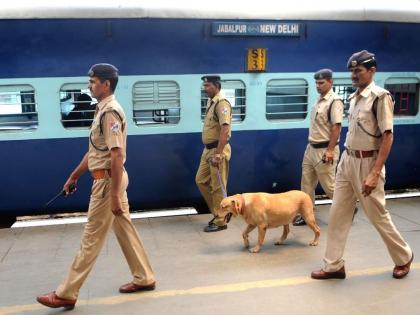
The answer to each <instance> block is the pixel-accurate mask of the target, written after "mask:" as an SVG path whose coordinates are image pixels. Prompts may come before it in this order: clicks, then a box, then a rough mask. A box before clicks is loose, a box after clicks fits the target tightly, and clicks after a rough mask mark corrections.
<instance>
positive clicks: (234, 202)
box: [231, 199, 239, 216]
mask: <svg viewBox="0 0 420 315" xmlns="http://www.w3.org/2000/svg"><path fill="white" fill-rule="evenodd" d="M231 203H232V209H233V210H234V211H233V214H234V215H235V216H236V215H238V214H239V202H238V200H236V199H235V200H232V201H231Z"/></svg>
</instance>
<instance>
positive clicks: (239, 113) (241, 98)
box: [200, 79, 247, 124]
mask: <svg viewBox="0 0 420 315" xmlns="http://www.w3.org/2000/svg"><path fill="white" fill-rule="evenodd" d="M238 83H239V84H240V85H241V87H238V88H236V87H235V84H238ZM221 84H222V88H221V90H220V92H221V94H222V95H223V97H225V98H226V99H227V100H228V101H229V103H230V104H231V105H232V124H241V123H243V122H244V121H245V119H246V106H247V105H246V102H247V98H246V90H247V88H246V84H245V82H244V81H242V80H240V79H226V80H221ZM226 85H227V86H228V88H226ZM230 86H233V88H229V87H230ZM227 90H235V92H234V93H235V95H233V96H231V95H227V94H228V93H227ZM237 90H239V91H240V90H243V95H236V93H237ZM200 91H201V93H200V95H201V97H200V103H201V107H200V117H201V121H202V122H204V117H205V115H206V109H207V102H208V99H209V98H208V97H207V96H206V94H205V92H204V88H203V85H201V90H200ZM230 93H231V92H230ZM230 93H229V94H230ZM237 103H239V104H238V105H237ZM241 103H243V104H241Z"/></svg>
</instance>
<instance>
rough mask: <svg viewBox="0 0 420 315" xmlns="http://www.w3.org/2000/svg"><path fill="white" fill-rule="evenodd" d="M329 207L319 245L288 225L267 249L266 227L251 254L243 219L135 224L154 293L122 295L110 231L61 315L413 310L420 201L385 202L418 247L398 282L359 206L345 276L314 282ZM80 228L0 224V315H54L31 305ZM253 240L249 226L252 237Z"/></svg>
mask: <svg viewBox="0 0 420 315" xmlns="http://www.w3.org/2000/svg"><path fill="white" fill-rule="evenodd" d="M329 207H330V206H329V205H326V206H318V209H317V213H316V216H317V219H318V223H319V225H320V227H321V233H322V234H321V242H320V245H319V246H318V247H310V246H308V245H307V244H308V243H309V241H310V240H311V239H312V237H313V234H312V231H310V230H309V228H307V227H293V226H292V227H291V233H290V234H289V238H288V240H287V241H286V242H285V244H284V245H282V246H274V245H273V243H274V240H275V239H276V238H277V237H278V236H279V235H280V234H281V230H280V229H273V230H269V231H268V233H267V237H266V241H265V246H264V247H263V249H262V251H261V252H260V253H258V254H250V253H248V252H247V251H246V250H245V249H244V248H243V244H242V237H241V231H242V229H243V228H244V227H245V223H244V222H243V220H242V219H241V218H234V219H232V221H231V223H230V224H229V228H228V229H227V230H225V231H222V232H218V233H209V234H207V233H204V232H202V228H203V226H204V225H205V224H206V222H207V221H208V220H209V219H210V216H209V215H191V216H182V217H168V218H153V219H140V220H135V221H134V223H135V225H136V227H137V229H138V231H139V232H140V235H141V237H142V239H143V242H144V243H145V246H146V248H147V252H148V253H149V256H150V260H151V262H152V264H153V267H154V270H155V272H156V277H157V289H156V290H155V291H152V292H147V293H136V294H131V295H123V294H119V293H118V287H119V286H120V285H121V284H123V283H125V282H128V281H130V280H131V278H130V273H129V270H128V266H127V264H126V262H125V260H124V257H123V255H122V253H121V251H120V249H119V247H118V243H117V241H116V238H115V236H114V235H113V233H112V232H111V233H110V234H109V237H108V240H107V242H106V244H105V246H104V248H103V251H102V253H101V255H100V257H99V259H98V261H97V263H96V265H95V267H94V269H93V270H92V272H91V274H90V276H89V277H88V279H87V281H86V283H85V284H84V286H83V287H82V290H81V291H80V296H79V300H78V303H77V305H76V308H75V309H74V310H73V311H71V312H70V313H68V314H72V315H73V314H74V315H76V314H77V315H79V314H80V315H81V314H112V315H115V314H166V315H172V314H183V315H185V314H194V315H195V314H200V315H201V314H218V315H222V314H229V315H234V314H241V315H244V314H288V315H291V314H311V315H313V314H323V315H325V314H334V315H341V314H342V315H344V314H351V315H355V314H370V315H374V314H380V315H386V314H390V315H391V314H392V315H394V314H398V315H409V314H420V270H419V269H420V262H417V261H418V260H417V259H420V233H419V232H420V198H411V199H398V200H389V201H388V208H389V209H390V211H391V213H392V218H393V220H394V223H395V224H396V226H397V227H398V229H399V230H400V231H401V233H402V234H403V236H404V237H405V238H406V240H407V241H408V242H409V243H410V245H411V246H412V248H413V250H414V252H415V253H418V254H417V255H418V256H417V257H419V258H417V257H415V260H414V263H413V265H412V271H411V273H410V274H409V276H407V277H406V278H405V279H402V280H395V279H393V278H392V276H391V273H392V268H393V263H392V261H391V259H390V257H389V255H388V253H387V251H386V248H385V245H384V244H383V243H382V240H381V239H380V237H379V235H378V234H377V232H376V231H375V229H374V228H373V227H372V226H371V225H370V224H369V223H368V221H367V219H366V217H365V215H364V214H363V212H362V211H359V214H358V215H357V216H356V220H355V223H354V225H353V228H352V230H351V232H350V236H349V241H348V245H347V248H346V254H345V258H346V269H347V272H348V278H347V279H346V280H329V281H316V280H312V279H311V278H310V276H309V275H310V272H311V271H312V270H314V269H318V268H320V267H321V264H322V260H321V259H322V255H323V253H324V250H325V240H326V237H325V236H326V229H327V223H328V209H329ZM82 230H83V224H71V225H59V226H47V227H30V228H17V229H2V230H0V240H1V241H0V259H1V260H0V284H1V285H0V314H30V315H38V314H60V313H62V312H65V313H67V312H66V311H64V310H60V309H59V310H57V309H48V308H46V307H44V306H41V305H39V304H37V303H36V301H35V297H36V296H37V295H38V294H41V293H46V292H49V291H51V290H54V289H55V288H56V286H57V284H58V283H59V282H60V281H61V280H62V279H63V277H64V275H65V274H66V273H67V270H68V268H69V265H70V263H71V261H72V259H73V256H74V255H75V253H76V251H77V249H78V247H79V241H80V237H81V233H82ZM251 235H252V237H251V240H252V243H254V242H255V240H256V237H257V236H256V231H254V232H253V233H252V234H251Z"/></svg>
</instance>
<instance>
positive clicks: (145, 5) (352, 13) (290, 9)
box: [0, 0, 420, 23]
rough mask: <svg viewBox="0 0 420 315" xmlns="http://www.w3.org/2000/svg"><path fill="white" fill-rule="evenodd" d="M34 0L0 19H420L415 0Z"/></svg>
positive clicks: (20, 1)
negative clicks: (206, 0) (34, 3)
mask: <svg viewBox="0 0 420 315" xmlns="http://www.w3.org/2000/svg"><path fill="white" fill-rule="evenodd" d="M136 2H137V3H136ZM32 3H33V1H31V2H29V0H15V1H10V2H5V3H2V4H1V9H0V19H62V18H82V19H89V18H178V19H183V18H192V19H252V20H260V19H262V20H337V21H388V22H408V23H410V22H411V23H420V1H418V0H400V1H395V0H393V1H383V0H371V1H366V0H365V1H361V0H352V1H338V0H335V1H333V0H328V1H313V0H312V1H310V0H292V1H268V0H263V1H249V0H242V1H240V0H212V1H210V2H202V1H197V0H195V1H194V0H189V1H188V0H178V1H174V0H142V1H133V0H115V1H110V0H108V2H106V1H104V0H102V1H98V0H90V1H81V0H73V1H71V2H69V1H67V0H66V1H64V0H56V1H54V2H52V1H51V0H38V1H37V2H36V3H37V4H36V5H33V4H32Z"/></svg>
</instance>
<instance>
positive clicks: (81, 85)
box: [59, 82, 97, 130]
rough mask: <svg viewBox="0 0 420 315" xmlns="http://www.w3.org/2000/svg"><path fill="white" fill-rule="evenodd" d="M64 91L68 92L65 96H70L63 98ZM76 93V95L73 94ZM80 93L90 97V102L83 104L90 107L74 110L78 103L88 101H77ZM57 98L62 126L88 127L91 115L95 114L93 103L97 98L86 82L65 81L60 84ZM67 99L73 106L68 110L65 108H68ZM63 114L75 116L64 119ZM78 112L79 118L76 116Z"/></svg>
mask: <svg viewBox="0 0 420 315" xmlns="http://www.w3.org/2000/svg"><path fill="white" fill-rule="evenodd" d="M64 93H66V94H69V95H67V97H69V96H70V98H66V99H64V97H63V94H64ZM76 94H78V96H77V97H76V96H75V95H76ZM82 94H85V95H88V96H89V97H90V98H91V100H90V101H89V102H90V104H85V105H84V106H91V107H92V108H88V109H82V110H76V111H74V109H75V108H76V107H77V105H78V104H80V105H82V104H83V103H87V102H88V101H87V100H85V101H83V100H80V101H79V100H78V99H77V98H78V97H79V96H80V95H82ZM59 99H60V122H61V125H62V126H63V128H65V129H69V130H71V129H76V130H78V129H89V128H90V126H91V124H92V121H93V116H94V114H95V109H96V106H94V105H95V104H96V103H97V100H96V99H95V98H93V97H92V95H91V93H90V91H89V88H88V84H87V83H86V82H72V83H70V82H67V83H64V84H62V85H61V86H60V90H59ZM68 101H70V106H74V107H73V108H72V109H70V110H67V109H68V108H69V104H66V103H69V102H68ZM64 106H66V107H65V108H66V109H63V107H64ZM63 114H66V116H69V115H71V114H74V115H75V116H76V117H72V119H64V116H63ZM78 114H80V117H81V118H80V119H79V118H78ZM85 116H86V117H85ZM90 116H91V117H90Z"/></svg>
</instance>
